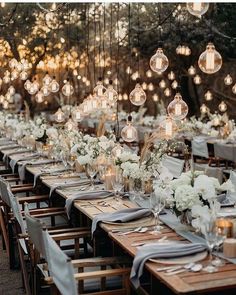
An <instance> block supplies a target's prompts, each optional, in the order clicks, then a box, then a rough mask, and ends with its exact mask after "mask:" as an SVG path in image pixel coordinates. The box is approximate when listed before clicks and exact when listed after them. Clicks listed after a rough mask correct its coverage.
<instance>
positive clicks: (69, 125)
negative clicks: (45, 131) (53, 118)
mask: <svg viewBox="0 0 236 295" xmlns="http://www.w3.org/2000/svg"><path fill="white" fill-rule="evenodd" d="M65 127H66V129H67V130H68V131H71V130H76V129H77V125H76V124H75V123H74V122H73V121H72V120H71V119H69V120H68V121H67V122H66V124H65Z"/></svg>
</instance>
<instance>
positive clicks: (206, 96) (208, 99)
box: [205, 90, 213, 101]
mask: <svg viewBox="0 0 236 295" xmlns="http://www.w3.org/2000/svg"><path fill="white" fill-rule="evenodd" d="M212 99H213V95H212V93H211V91H209V90H208V91H207V92H206V93H205V100H207V101H210V100H212Z"/></svg>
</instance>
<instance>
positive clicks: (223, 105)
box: [218, 100, 227, 112]
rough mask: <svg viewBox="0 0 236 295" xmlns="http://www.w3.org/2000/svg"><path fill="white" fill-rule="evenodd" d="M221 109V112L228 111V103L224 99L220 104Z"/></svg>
mask: <svg viewBox="0 0 236 295" xmlns="http://www.w3.org/2000/svg"><path fill="white" fill-rule="evenodd" d="M218 107H219V110H220V111H221V112H226V111H227V104H226V103H225V102H224V101H223V100H222V101H221V103H220V104H219V106H218Z"/></svg>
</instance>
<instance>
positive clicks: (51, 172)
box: [34, 168, 70, 187]
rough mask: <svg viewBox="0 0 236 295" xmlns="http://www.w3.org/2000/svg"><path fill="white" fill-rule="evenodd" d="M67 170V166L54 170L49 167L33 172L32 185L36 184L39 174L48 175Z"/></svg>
mask: <svg viewBox="0 0 236 295" xmlns="http://www.w3.org/2000/svg"><path fill="white" fill-rule="evenodd" d="M68 170H70V169H69V168H60V169H55V170H53V169H50V170H49V171H40V172H38V173H35V174H34V187H35V186H36V184H37V180H38V178H39V177H40V176H42V175H47V174H48V175H50V174H54V173H61V172H64V171H68Z"/></svg>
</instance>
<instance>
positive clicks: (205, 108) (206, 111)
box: [200, 103, 210, 114]
mask: <svg viewBox="0 0 236 295" xmlns="http://www.w3.org/2000/svg"><path fill="white" fill-rule="evenodd" d="M209 111H210V110H209V108H208V107H207V106H206V105H205V104H204V103H203V104H202V105H201V107H200V112H201V113H202V114H207V113H209Z"/></svg>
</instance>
